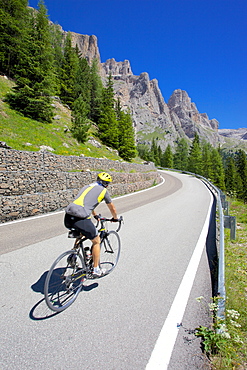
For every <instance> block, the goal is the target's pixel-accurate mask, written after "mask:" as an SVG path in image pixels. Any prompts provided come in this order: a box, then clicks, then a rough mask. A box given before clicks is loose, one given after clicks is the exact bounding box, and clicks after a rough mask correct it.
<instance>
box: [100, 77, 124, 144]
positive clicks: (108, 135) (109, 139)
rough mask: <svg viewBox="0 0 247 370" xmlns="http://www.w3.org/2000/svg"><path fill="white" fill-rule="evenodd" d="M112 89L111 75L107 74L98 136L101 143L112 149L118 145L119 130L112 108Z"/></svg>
mask: <svg viewBox="0 0 247 370" xmlns="http://www.w3.org/2000/svg"><path fill="white" fill-rule="evenodd" d="M114 104H115V100H114V91H113V82H112V77H111V76H109V78H108V83H107V86H106V87H105V88H104V89H103V94H102V101H101V108H100V114H99V119H98V128H99V137H100V139H101V140H102V142H103V144H105V145H108V146H110V147H112V148H114V149H118V147H119V130H118V121H117V116H116V112H115V109H114Z"/></svg>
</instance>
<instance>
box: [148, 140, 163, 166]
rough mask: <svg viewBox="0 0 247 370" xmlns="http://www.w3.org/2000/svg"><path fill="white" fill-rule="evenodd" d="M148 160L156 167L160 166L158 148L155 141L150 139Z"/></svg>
mask: <svg viewBox="0 0 247 370" xmlns="http://www.w3.org/2000/svg"><path fill="white" fill-rule="evenodd" d="M150 160H151V161H152V162H154V164H155V165H156V166H160V161H161V158H160V156H159V150H158V146H157V144H156V141H155V139H154V138H153V139H152V144H151V149H150Z"/></svg>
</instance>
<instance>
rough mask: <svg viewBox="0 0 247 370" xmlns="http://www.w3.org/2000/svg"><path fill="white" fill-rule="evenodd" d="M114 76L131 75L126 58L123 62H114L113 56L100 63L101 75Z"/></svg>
mask: <svg viewBox="0 0 247 370" xmlns="http://www.w3.org/2000/svg"><path fill="white" fill-rule="evenodd" d="M110 74H111V75H112V76H114V77H115V78H116V77H117V76H121V77H123V76H128V75H132V74H133V73H132V71H131V67H130V62H129V61H128V60H125V61H124V62H116V60H115V59H114V58H112V59H108V60H107V61H106V62H105V63H101V75H102V76H103V77H104V76H109V75H110Z"/></svg>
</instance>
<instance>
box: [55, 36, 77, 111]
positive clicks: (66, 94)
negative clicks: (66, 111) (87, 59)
mask: <svg viewBox="0 0 247 370" xmlns="http://www.w3.org/2000/svg"><path fill="white" fill-rule="evenodd" d="M78 68H79V56H78V54H77V52H76V49H75V48H74V47H73V46H72V38H71V33H70V32H68V34H67V36H66V38H65V43H64V56H63V61H62V72H61V78H60V81H61V82H60V86H61V87H60V97H61V99H62V101H63V102H64V103H66V104H68V105H69V106H70V107H72V105H73V102H74V101H75V99H76V92H75V83H76V75H77V73H78Z"/></svg>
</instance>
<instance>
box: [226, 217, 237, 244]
mask: <svg viewBox="0 0 247 370" xmlns="http://www.w3.org/2000/svg"><path fill="white" fill-rule="evenodd" d="M224 227H225V228H226V229H230V230H231V231H230V238H231V240H233V239H234V240H235V239H236V217H235V216H224Z"/></svg>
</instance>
